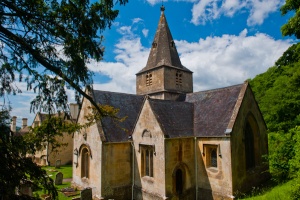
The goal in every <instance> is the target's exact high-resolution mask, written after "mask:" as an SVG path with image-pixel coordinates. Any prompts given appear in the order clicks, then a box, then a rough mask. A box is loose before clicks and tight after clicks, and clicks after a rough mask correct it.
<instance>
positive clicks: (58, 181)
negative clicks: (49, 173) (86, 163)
mask: <svg viewBox="0 0 300 200" xmlns="http://www.w3.org/2000/svg"><path fill="white" fill-rule="evenodd" d="M63 178H64V175H63V173H61V172H58V173H57V174H56V175H55V185H61V184H62V182H63Z"/></svg>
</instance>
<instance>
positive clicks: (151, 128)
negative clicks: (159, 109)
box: [132, 101, 165, 200]
mask: <svg viewBox="0 0 300 200" xmlns="http://www.w3.org/2000/svg"><path fill="white" fill-rule="evenodd" d="M145 130H147V131H148V132H147V133H146V134H143V133H144V132H145ZM132 138H133V143H134V149H135V174H134V176H135V180H134V184H135V190H134V196H135V199H144V200H147V199H163V197H165V147H164V135H163V133H162V130H161V128H160V125H159V124H158V122H157V120H156V118H155V116H154V114H153V111H152V110H151V108H150V105H149V103H148V101H146V102H145V104H144V106H143V108H142V111H141V114H140V116H139V119H138V121H137V124H136V127H135V130H134V132H133V135H132ZM141 145H152V146H153V147H154V149H155V154H154V156H153V177H149V176H144V177H142V172H141V169H142V167H141V165H142V164H141V151H140V148H141Z"/></svg>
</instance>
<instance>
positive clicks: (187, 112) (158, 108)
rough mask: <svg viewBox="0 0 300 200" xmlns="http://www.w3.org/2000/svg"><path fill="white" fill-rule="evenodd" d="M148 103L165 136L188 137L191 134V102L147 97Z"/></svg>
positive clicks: (192, 108) (192, 107)
mask: <svg viewBox="0 0 300 200" xmlns="http://www.w3.org/2000/svg"><path fill="white" fill-rule="evenodd" d="M149 104H150V107H151V109H152V110H153V112H154V115H155V117H156V119H157V121H158V123H159V124H160V127H161V128H162V130H163V132H164V134H165V137H169V138H176V137H188V136H192V135H193V110H194V106H193V104H192V103H187V102H178V101H168V100H158V99H149Z"/></svg>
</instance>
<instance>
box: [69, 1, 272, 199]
mask: <svg viewBox="0 0 300 200" xmlns="http://www.w3.org/2000/svg"><path fill="white" fill-rule="evenodd" d="M192 74H193V73H192V72H191V71H190V70H189V69H188V68H186V67H184V66H183V65H182V64H181V61H180V58H179V55H178V53H177V50H176V46H175V44H174V41H173V38H172V35H171V32H170V30H169V27H168V24H167V21H166V17H165V14H164V7H163V6H162V8H161V16H160V19H159V23H158V28H157V31H156V35H155V37H154V41H153V43H152V48H151V51H150V55H149V58H148V61H147V64H146V66H145V67H144V68H142V69H141V70H140V71H139V72H138V73H137V74H136V93H137V94H136V95H134V94H124V93H115V92H107V91H99V90H93V92H92V93H91V94H90V95H91V96H92V97H93V99H94V100H95V101H96V102H97V103H100V104H102V105H110V106H113V107H115V108H119V109H120V111H119V113H118V115H119V116H120V117H125V116H126V117H127V118H126V120H125V121H123V122H119V121H114V120H113V119H111V118H103V119H102V120H99V121H97V122H96V123H95V124H94V125H92V126H90V127H88V128H86V129H84V130H82V131H81V132H77V133H74V147H73V182H72V184H73V185H74V186H77V187H79V188H86V187H90V188H92V191H93V196H94V198H95V199H115V200H129V199H135V200H140V199H144V200H148V199H149V200H150V199H172V200H173V199H174V200H175V199H187V200H194V199H196V200H198V199H234V198H235V197H236V196H238V195H239V194H242V193H244V192H246V191H248V190H249V189H251V188H252V187H253V186H257V185H259V184H260V183H262V182H263V181H265V180H266V179H268V178H269V174H268V172H267V171H268V163H267V162H265V161H264V159H263V155H266V154H268V139H267V134H266V130H267V128H266V124H265V122H264V119H263V117H262V114H261V112H260V110H259V107H258V105H257V102H256V101H255V98H254V95H253V92H252V90H251V87H250V85H249V84H248V82H245V83H242V84H239V85H234V86H230V87H225V88H218V89H213V90H208V91H202V92H193V76H192ZM89 106H90V102H89V101H88V100H86V99H83V102H82V109H81V110H80V113H79V117H78V123H81V124H83V123H85V120H86V119H85V117H84V116H85V115H87V114H88V112H89V110H88V107H89Z"/></svg>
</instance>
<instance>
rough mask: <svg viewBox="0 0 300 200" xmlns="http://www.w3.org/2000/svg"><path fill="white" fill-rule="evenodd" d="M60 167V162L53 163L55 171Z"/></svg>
mask: <svg viewBox="0 0 300 200" xmlns="http://www.w3.org/2000/svg"><path fill="white" fill-rule="evenodd" d="M60 165H61V160H56V161H55V168H56V169H59V168H60Z"/></svg>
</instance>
